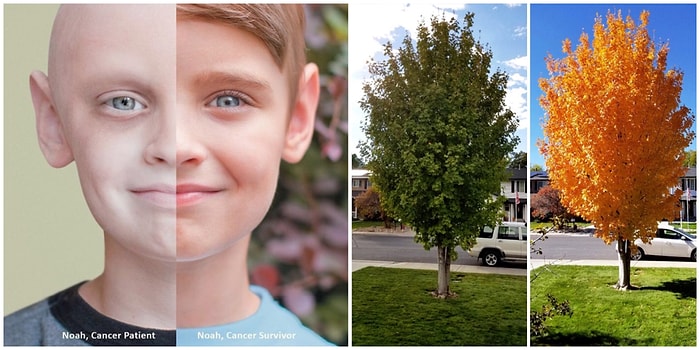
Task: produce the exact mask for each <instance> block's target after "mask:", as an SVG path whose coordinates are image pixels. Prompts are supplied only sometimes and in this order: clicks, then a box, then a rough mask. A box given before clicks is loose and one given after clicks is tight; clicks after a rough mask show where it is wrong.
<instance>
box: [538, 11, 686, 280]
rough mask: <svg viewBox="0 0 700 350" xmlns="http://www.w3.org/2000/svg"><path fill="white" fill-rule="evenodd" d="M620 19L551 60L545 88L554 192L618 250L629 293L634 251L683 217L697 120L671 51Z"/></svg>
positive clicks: (643, 22) (598, 24) (546, 144)
mask: <svg viewBox="0 0 700 350" xmlns="http://www.w3.org/2000/svg"><path fill="white" fill-rule="evenodd" d="M639 19H640V24H639V25H636V24H635V22H634V20H633V19H632V18H631V17H630V16H627V18H626V19H624V20H623V18H622V15H621V12H619V11H618V12H617V14H616V15H615V14H613V13H611V12H608V14H607V16H606V24H607V25H606V26H604V25H603V19H602V17H601V16H600V15H598V16H596V19H595V24H594V27H593V41H592V42H591V41H590V39H589V37H588V35H587V34H586V33H583V34H581V37H580V39H579V45H578V47H576V50H575V51H573V50H572V48H571V42H570V41H569V40H568V39H566V40H564V42H563V49H562V50H563V52H564V54H565V57H564V58H562V59H554V58H553V57H552V55H551V54H550V55H548V57H547V58H546V63H547V69H548V70H549V78H547V79H544V78H542V79H540V80H539V85H540V88H542V90H543V95H542V96H541V97H540V104H541V105H542V107H543V109H544V110H545V116H544V124H543V129H544V130H543V131H544V140H538V147H539V149H540V151H541V152H542V154H543V155H544V156H545V162H546V165H547V169H548V172H549V177H550V180H551V185H552V186H553V187H555V188H557V189H559V191H560V194H561V200H562V203H563V204H564V205H565V206H566V207H567V208H569V210H570V211H571V212H572V213H574V214H576V215H579V216H581V217H582V218H584V219H586V220H589V221H591V222H592V223H593V224H594V225H595V227H596V236H597V237H599V238H601V239H603V240H604V241H605V242H606V243H607V244H612V243H616V246H617V252H618V260H619V262H620V269H619V276H618V282H617V284H616V285H615V287H616V288H618V289H621V290H627V289H629V288H630V287H631V285H630V256H631V255H630V254H631V252H632V250H633V249H636V248H635V247H634V245H633V244H632V242H634V240H635V239H637V238H641V239H642V241H644V242H648V241H649V240H651V238H652V237H653V236H654V235H655V233H656V228H657V221H658V220H662V219H665V218H667V219H672V218H674V217H675V214H676V212H677V205H678V201H679V198H680V195H681V193H680V190H677V191H675V192H671V191H670V190H669V189H671V188H673V187H674V186H675V185H677V182H678V178H679V177H681V176H682V175H683V174H684V168H683V160H684V157H685V154H684V149H685V148H686V147H688V145H689V144H690V142H691V141H692V139H693V137H694V133H693V132H692V130H691V126H692V125H693V120H694V119H695V116H694V115H692V114H691V112H690V110H689V109H688V108H687V107H686V106H683V105H681V104H680V94H681V90H682V81H683V73H681V72H680V71H679V70H678V69H669V70H667V67H666V65H667V57H668V53H669V46H668V44H667V43H666V44H662V45H659V46H658V48H657V45H656V44H654V42H653V41H652V40H651V39H650V37H649V34H648V32H647V24H648V21H649V12H647V11H644V12H642V13H641V15H640V18H639Z"/></svg>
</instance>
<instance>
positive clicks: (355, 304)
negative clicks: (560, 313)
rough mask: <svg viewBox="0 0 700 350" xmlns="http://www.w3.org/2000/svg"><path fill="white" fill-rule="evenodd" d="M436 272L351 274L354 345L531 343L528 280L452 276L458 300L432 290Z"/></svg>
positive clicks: (391, 270) (365, 271)
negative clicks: (434, 292)
mask: <svg viewBox="0 0 700 350" xmlns="http://www.w3.org/2000/svg"><path fill="white" fill-rule="evenodd" d="M436 286H437V272H435V271H423V270H408V269H394V268H379V267H367V268H364V269H362V270H359V271H356V272H353V274H352V344H353V345H375V346H392V345H425V346H429V345H435V346H437V345H520V346H525V345H526V344H527V313H526V309H527V294H526V293H527V280H526V278H525V277H523V276H505V275H487V274H466V273H452V282H451V283H450V288H451V290H452V291H453V292H456V293H457V294H458V297H456V298H451V299H446V300H440V299H436V298H434V297H433V296H431V294H430V292H431V291H433V290H434V289H435V288H436Z"/></svg>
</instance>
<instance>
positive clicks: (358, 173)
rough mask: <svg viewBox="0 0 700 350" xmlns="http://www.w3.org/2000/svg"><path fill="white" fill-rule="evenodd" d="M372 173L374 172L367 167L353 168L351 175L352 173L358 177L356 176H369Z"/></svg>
mask: <svg viewBox="0 0 700 350" xmlns="http://www.w3.org/2000/svg"><path fill="white" fill-rule="evenodd" d="M371 174H372V172H371V171H369V170H367V169H352V170H351V171H350V175H351V177H353V178H356V177H369V176H370V175H371Z"/></svg>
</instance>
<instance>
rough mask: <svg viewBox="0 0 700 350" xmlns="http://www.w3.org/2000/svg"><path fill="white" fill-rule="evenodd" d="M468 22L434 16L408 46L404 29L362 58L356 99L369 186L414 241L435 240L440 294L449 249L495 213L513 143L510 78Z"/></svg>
mask: <svg viewBox="0 0 700 350" xmlns="http://www.w3.org/2000/svg"><path fill="white" fill-rule="evenodd" d="M473 21H474V14H473V13H468V14H467V15H466V16H465V18H464V21H463V26H460V23H459V21H458V20H456V19H450V20H445V19H444V18H443V19H439V18H436V17H432V18H431V20H430V23H429V24H426V23H425V22H422V23H420V24H419V25H418V30H417V38H416V40H415V45H414V41H413V39H412V38H411V37H410V36H409V35H407V36H406V37H405V38H404V40H403V42H402V46H401V47H399V48H397V49H394V48H393V47H392V45H391V43H387V44H386V45H385V47H384V55H385V56H386V60H384V61H375V60H370V61H369V62H368V67H369V73H370V75H371V78H370V79H369V80H368V81H367V82H366V83H365V84H364V87H363V88H364V93H365V95H364V97H363V99H362V100H361V101H360V103H361V107H362V110H363V111H364V112H365V113H366V115H367V116H368V118H367V119H366V121H365V122H364V124H363V125H362V127H363V130H364V132H365V133H366V136H367V140H366V141H364V142H362V143H361V144H360V151H361V154H362V156H363V159H365V160H366V161H367V168H368V169H369V170H371V171H372V183H373V186H376V187H377V189H378V191H379V192H380V194H381V197H382V203H383V204H384V209H386V210H387V212H388V214H389V215H391V216H392V217H396V218H401V219H402V220H403V222H405V223H407V224H409V225H411V226H412V227H413V229H414V231H415V233H416V236H415V239H416V241H417V242H418V243H421V244H423V246H424V247H425V249H430V248H432V247H437V252H438V289H437V292H436V294H437V296H439V297H446V296H449V295H450V291H449V281H450V264H451V262H452V261H453V260H454V259H456V256H457V253H456V249H455V248H456V247H462V248H463V249H465V250H466V249H469V248H471V247H472V246H473V245H474V243H475V241H476V235H477V234H478V232H479V230H480V227H481V226H483V225H495V224H497V223H498V221H499V220H501V218H502V213H501V210H502V209H501V208H502V205H503V201H504V200H505V199H504V198H503V197H502V196H500V197H499V196H498V195H497V194H498V193H500V183H501V181H502V180H504V179H506V178H507V174H506V167H507V165H508V163H509V162H508V155H509V154H510V153H511V152H512V151H513V149H514V147H515V145H516V144H517V142H518V138H517V136H515V131H516V128H517V118H516V116H515V114H514V113H513V112H512V111H510V110H509V109H507V108H506V107H505V103H504V98H505V95H506V83H507V81H508V77H507V75H506V74H505V73H504V72H502V71H500V70H496V71H495V72H493V73H492V74H490V70H491V58H492V53H491V51H490V50H489V49H487V48H485V47H484V46H483V45H482V44H481V43H479V42H478V41H476V40H475V39H474V36H473V33H472V29H471V28H472V25H473Z"/></svg>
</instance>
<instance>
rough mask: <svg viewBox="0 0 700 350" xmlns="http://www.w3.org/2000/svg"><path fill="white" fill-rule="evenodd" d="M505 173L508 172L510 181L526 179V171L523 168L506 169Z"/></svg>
mask: <svg viewBox="0 0 700 350" xmlns="http://www.w3.org/2000/svg"><path fill="white" fill-rule="evenodd" d="M506 171H508V174H510V177H509V178H510V179H511V180H517V179H522V180H525V179H527V169H525V168H518V169H516V168H506Z"/></svg>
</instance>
